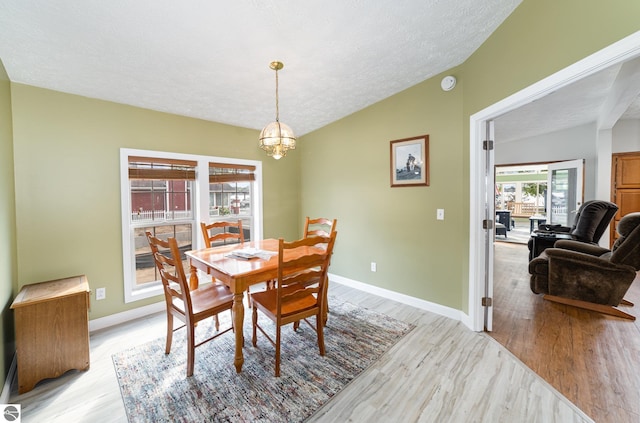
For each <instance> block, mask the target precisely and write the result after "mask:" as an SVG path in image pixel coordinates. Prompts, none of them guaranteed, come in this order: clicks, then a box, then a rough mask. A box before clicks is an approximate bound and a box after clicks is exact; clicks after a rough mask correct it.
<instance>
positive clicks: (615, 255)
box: [529, 212, 640, 320]
mask: <svg viewBox="0 0 640 423" xmlns="http://www.w3.org/2000/svg"><path fill="white" fill-rule="evenodd" d="M617 231H618V234H619V235H620V237H619V238H618V239H617V240H616V242H615V244H614V245H613V248H612V249H611V250H608V249H606V248H602V247H599V246H596V245H592V244H586V243H583V242H579V241H568V240H567V241H557V242H556V243H555V245H554V247H553V248H548V249H546V250H544V251H543V252H542V254H540V256H538V257H536V258H534V259H533V260H531V261H530V262H529V273H530V274H531V280H530V282H531V290H532V291H533V292H534V293H536V294H545V295H544V298H545V299H546V300H550V301H555V302H559V303H563V304H568V305H573V306H576V307H581V308H585V309H589V310H595V311H599V312H601V313H605V314H610V315H613V316H618V317H624V318H627V319H631V320H635V317H634V316H632V315H630V314H628V313H625V312H623V311H621V310H619V309H617V308H614V307H617V306H618V305H621V304H622V305H631V306H633V304H632V303H630V302H628V301H625V300H624V298H623V297H624V295H625V294H626V292H627V290H628V289H629V287H630V286H631V283H632V282H633V281H634V279H635V277H636V272H637V271H638V270H640V212H638V213H630V214H628V215H626V216H624V217H623V218H622V219H621V220H620V222H619V223H618V227H617Z"/></svg>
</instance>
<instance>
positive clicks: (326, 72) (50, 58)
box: [0, 0, 521, 136]
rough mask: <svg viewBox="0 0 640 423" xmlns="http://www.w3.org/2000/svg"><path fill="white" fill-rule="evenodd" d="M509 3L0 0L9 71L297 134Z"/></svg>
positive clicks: (385, 86)
mask: <svg viewBox="0 0 640 423" xmlns="http://www.w3.org/2000/svg"><path fill="white" fill-rule="evenodd" d="M520 3H521V0H456V1H445V0H375V1H365V0H324V1H319V0H316V1H313V0H307V1H301V0H277V1H275V0H232V1H212V0H206V1H205V0H187V1H175V0H136V1H131V0H110V1H104V0H82V1H78V0H51V1H37V0H2V2H0V58H1V59H2V61H3V63H4V65H5V68H6V70H7V73H8V75H9V78H10V79H11V81H13V82H17V83H22V84H27V85H32V86H36V87H43V88H48V89H52V90H57V91H62V92H66V93H72V94H78V95H82V96H86V97H92V98H98V99H104V100H110V101H114V102H118V103H123V104H129V105H134V106H139V107H144V108H148V109H153V110H159V111H164V112H170V113H174V114H178V115H184V116H191V117H196V118H201V119H206V120H210V121H215V122H221V123H226V124H231V125H237V126H241V127H246V128H254V129H261V128H262V127H264V126H265V125H266V124H267V123H269V122H271V121H273V120H274V118H275V74H274V71H272V70H271V69H269V63H270V62H271V61H273V60H279V61H282V62H284V64H285V67H284V69H283V70H282V71H280V72H279V86H280V118H281V120H282V121H283V122H285V123H287V124H288V125H290V126H291V127H292V128H293V129H294V131H295V132H296V134H297V135H298V136H300V135H303V134H305V133H308V132H310V131H313V130H315V129H317V128H320V127H322V126H324V125H327V124H329V123H331V122H334V121H336V120H338V119H340V118H343V117H345V116H347V115H349V114H351V113H354V112H356V111H358V110H361V109H363V108H365V107H367V106H369V105H371V104H373V103H376V102H378V101H380V100H382V99H384V98H386V97H389V96H391V95H393V94H395V93H397V92H400V91H402V90H404V89H406V88H409V87H411V86H413V85H415V84H417V83H419V82H421V81H424V80H426V79H428V78H430V77H432V76H434V75H436V74H439V73H441V72H444V71H446V70H447V69H450V68H452V67H455V66H457V65H459V64H461V63H462V62H464V61H465V60H466V59H467V58H468V57H469V56H470V55H471V54H472V53H473V52H474V51H475V50H476V49H477V48H478V47H479V46H480V45H481V44H482V43H483V42H484V41H485V40H486V39H487V37H488V36H489V35H490V34H491V33H492V32H493V31H494V30H495V29H496V28H497V27H498V26H499V25H500V24H501V23H502V22H503V21H504V19H506V18H507V16H509V14H510V13H511V12H512V11H513V10H514V9H515V8H516V7H517V6H518V5H519V4H520Z"/></svg>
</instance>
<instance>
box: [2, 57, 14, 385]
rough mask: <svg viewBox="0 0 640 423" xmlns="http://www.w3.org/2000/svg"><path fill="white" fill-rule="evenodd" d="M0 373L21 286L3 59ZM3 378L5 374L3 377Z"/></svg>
mask: <svg viewBox="0 0 640 423" xmlns="http://www.w3.org/2000/svg"><path fill="white" fill-rule="evenodd" d="M0 233H1V234H2V237H0V319H1V320H0V322H1V324H0V340H2V342H1V343H0V357H1V359H0V375H3V376H4V375H6V374H7V371H8V368H9V364H10V363H11V359H12V356H13V351H14V350H15V342H14V330H13V312H12V311H11V310H10V309H9V307H10V306H11V303H12V302H13V297H14V293H17V290H16V289H17V286H18V278H17V275H18V271H17V270H18V265H17V254H16V207H15V191H14V178H13V135H12V124H11V85H10V83H9V78H8V76H7V72H6V71H5V69H4V65H3V64H2V60H0ZM3 379H4V378H3Z"/></svg>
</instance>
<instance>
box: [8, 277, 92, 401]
mask: <svg viewBox="0 0 640 423" xmlns="http://www.w3.org/2000/svg"><path fill="white" fill-rule="evenodd" d="M11 308H12V309H13V310H14V312H15V324H16V350H17V359H18V360H17V361H18V392H19V393H20V394H22V393H24V392H27V391H30V390H31V389H33V387H34V386H35V385H36V383H38V382H39V381H41V380H43V379H47V378H53V377H58V376H60V375H62V374H63V373H65V372H66V371H68V370H71V369H77V370H86V369H88V368H89V314H88V313H89V283H88V282H87V278H86V277H85V276H84V275H82V276H74V277H71V278H65V279H59V280H55V281H49V282H41V283H36V284H32V285H25V286H23V287H22V289H21V290H20V292H19V293H18V296H17V297H16V298H15V300H14V301H13V304H12V305H11Z"/></svg>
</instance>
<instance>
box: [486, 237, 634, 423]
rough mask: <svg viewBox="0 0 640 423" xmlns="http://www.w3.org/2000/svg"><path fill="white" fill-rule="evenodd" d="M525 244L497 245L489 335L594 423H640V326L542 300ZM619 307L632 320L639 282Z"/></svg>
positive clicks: (498, 243)
mask: <svg viewBox="0 0 640 423" xmlns="http://www.w3.org/2000/svg"><path fill="white" fill-rule="evenodd" d="M527 255H528V250H527V247H526V245H522V244H508V243H501V242H497V243H496V244H495V266H494V314H493V315H494V321H493V332H491V334H490V335H491V336H492V337H493V338H495V339H496V340H497V341H498V342H499V343H500V344H502V345H504V346H505V347H506V348H507V349H508V350H509V351H511V352H512V353H513V354H514V355H515V356H516V357H518V358H519V359H520V360H522V362H523V363H525V364H526V365H527V366H528V367H530V368H531V369H533V370H534V371H535V372H536V373H537V374H538V375H540V376H541V377H543V378H544V379H545V380H546V381H547V382H549V383H550V384H551V385H552V386H554V387H555V388H556V389H557V390H558V391H560V392H561V393H562V394H563V395H564V396H566V397H567V398H568V399H569V400H571V401H572V402H573V403H574V404H576V405H577V406H578V407H579V408H580V409H582V410H583V411H584V412H585V413H586V414H587V415H589V416H590V417H591V418H593V419H594V420H595V421H597V422H599V423H600V422H616V423H626V422H629V423H632V422H633V423H637V422H640V320H636V321H635V322H633V321H629V320H625V319H621V318H616V317H611V316H605V315H602V314H599V313H595V312H592V311H586V310H581V309H578V308H575V307H570V306H566V305H561V304H557V303H552V302H549V301H545V300H543V299H542V298H541V297H540V296H538V295H535V294H533V293H532V292H531V290H530V289H529V274H528V270H527V265H528V257H527ZM625 298H626V299H628V300H629V301H631V302H633V303H635V304H636V306H635V307H633V308H630V307H621V308H622V309H624V310H625V311H627V312H629V313H631V314H633V315H635V316H636V317H638V318H640V280H639V279H636V281H634V283H633V285H632V287H631V289H630V290H629V292H628V293H627V295H626V297H625Z"/></svg>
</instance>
